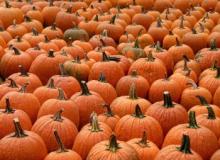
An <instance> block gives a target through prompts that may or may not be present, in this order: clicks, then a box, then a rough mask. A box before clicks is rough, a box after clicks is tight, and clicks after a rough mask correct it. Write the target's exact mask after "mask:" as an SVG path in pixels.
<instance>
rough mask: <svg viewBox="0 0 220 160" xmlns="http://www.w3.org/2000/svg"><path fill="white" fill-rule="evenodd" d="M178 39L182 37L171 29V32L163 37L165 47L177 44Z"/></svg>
mask: <svg viewBox="0 0 220 160" xmlns="http://www.w3.org/2000/svg"><path fill="white" fill-rule="evenodd" d="M176 39H179V40H180V37H179V36H178V35H177V34H173V32H172V31H169V34H168V35H166V36H165V37H164V39H163V48H164V49H169V48H170V47H172V46H174V45H176Z"/></svg>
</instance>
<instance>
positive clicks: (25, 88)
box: [18, 83, 28, 93]
mask: <svg viewBox="0 0 220 160" xmlns="http://www.w3.org/2000/svg"><path fill="white" fill-rule="evenodd" d="M27 86H28V83H25V84H23V85H22V86H21V89H20V90H19V91H18V92H20V93H26V90H27Z"/></svg>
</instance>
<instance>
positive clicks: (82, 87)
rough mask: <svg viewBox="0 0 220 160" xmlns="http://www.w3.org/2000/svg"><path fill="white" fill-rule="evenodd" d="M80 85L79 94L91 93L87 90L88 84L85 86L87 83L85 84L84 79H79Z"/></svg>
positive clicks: (87, 94)
mask: <svg viewBox="0 0 220 160" xmlns="http://www.w3.org/2000/svg"><path fill="white" fill-rule="evenodd" d="M80 86H81V90H82V91H81V92H82V93H81V95H84V96H89V95H91V93H90V92H89V88H88V86H87V84H86V82H85V81H81V82H80Z"/></svg>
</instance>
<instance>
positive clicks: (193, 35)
mask: <svg viewBox="0 0 220 160" xmlns="http://www.w3.org/2000/svg"><path fill="white" fill-rule="evenodd" d="M207 38H208V34H207V33H198V32H197V31H196V30H195V29H192V32H189V33H186V34H185V35H184V36H183V39H182V40H183V43H184V44H186V45H188V46H190V47H191V48H192V50H193V52H194V53H197V52H198V51H199V50H200V49H202V48H205V47H206V45H207Z"/></svg>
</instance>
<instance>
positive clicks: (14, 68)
mask: <svg viewBox="0 0 220 160" xmlns="http://www.w3.org/2000/svg"><path fill="white" fill-rule="evenodd" d="M31 63H32V58H31V56H30V55H28V54H27V53H26V52H23V51H21V50H19V49H17V48H15V47H12V50H9V51H7V52H6V53H5V54H4V55H3V56H2V59H1V62H0V73H1V75H2V76H3V77H4V78H6V77H8V76H9V75H11V74H13V73H17V72H19V67H18V65H22V66H23V67H24V68H25V69H26V70H29V67H30V65H31Z"/></svg>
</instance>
